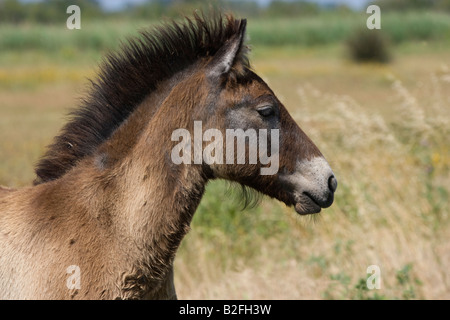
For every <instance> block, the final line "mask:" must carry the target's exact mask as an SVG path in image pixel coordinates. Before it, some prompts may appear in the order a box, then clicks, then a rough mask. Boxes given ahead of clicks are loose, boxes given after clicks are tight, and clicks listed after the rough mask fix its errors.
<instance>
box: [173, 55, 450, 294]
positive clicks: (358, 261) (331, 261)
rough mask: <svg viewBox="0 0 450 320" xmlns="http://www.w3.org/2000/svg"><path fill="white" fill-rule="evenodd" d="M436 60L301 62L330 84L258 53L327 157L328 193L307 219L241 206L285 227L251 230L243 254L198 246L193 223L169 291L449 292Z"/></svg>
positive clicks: (444, 103) (447, 163) (441, 98)
mask: <svg viewBox="0 0 450 320" xmlns="http://www.w3.org/2000/svg"><path fill="white" fill-rule="evenodd" d="M436 58H438V57H436ZM438 59H439V60H440V61H439V60H438V61H431V60H428V59H421V57H420V55H416V56H411V55H409V56H406V57H405V60H404V61H402V60H401V59H398V60H400V61H397V63H394V65H392V66H381V65H362V66H354V65H346V64H342V63H340V62H337V60H335V61H334V62H333V61H331V62H328V63H329V65H328V66H325V68H324V66H323V64H320V63H319V61H315V62H317V64H314V59H308V60H307V62H309V63H313V65H312V66H311V65H310V66H309V68H313V69H314V68H318V69H319V70H322V73H328V74H323V75H321V76H323V77H325V78H327V77H331V78H333V77H334V76H336V75H337V76H339V77H340V80H339V81H338V82H336V83H335V84H331V85H330V82H324V81H323V80H322V81H321V80H318V78H317V77H316V76H308V75H307V73H308V72H309V71H308V70H305V69H302V66H301V65H302V64H304V63H305V62H300V61H299V60H297V59H296V58H292V59H283V61H279V60H275V58H274V59H273V60H271V61H258V62H257V68H256V69H257V70H258V66H260V67H261V69H262V71H263V73H264V71H265V70H268V72H267V80H268V81H269V82H270V84H271V85H272V86H273V87H275V91H276V92H279V93H280V95H281V96H282V99H283V102H284V103H285V105H286V106H288V109H290V111H291V114H292V115H293V117H294V119H296V120H297V121H298V123H299V124H300V125H301V127H302V128H303V129H304V130H305V131H306V132H307V133H308V135H309V136H310V137H311V138H312V139H313V141H315V142H316V143H317V145H318V146H319V147H320V148H321V150H322V151H323V153H324V154H325V156H326V157H327V159H329V160H330V163H331V166H332V168H333V170H334V171H335V173H336V175H337V177H338V181H339V187H338V191H337V194H336V202H335V204H334V205H333V206H332V207H331V208H330V209H327V210H324V212H323V213H321V215H320V217H319V218H316V219H313V220H311V219H304V218H298V217H293V216H292V215H293V214H292V209H287V208H283V211H284V212H285V213H286V215H282V216H279V217H276V216H275V215H274V214H271V213H270V211H271V210H272V211H273V210H275V211H276V208H277V207H282V205H278V204H277V203H274V202H271V201H268V202H266V203H265V204H264V209H263V210H262V212H260V214H261V216H259V217H253V216H251V217H250V216H248V215H247V219H251V220H252V223H253V225H254V227H255V228H256V227H257V226H258V224H261V223H262V222H261V221H264V219H266V218H267V216H269V217H270V218H269V219H280V220H284V221H287V222H288V223H289V224H290V225H291V226H293V227H292V228H289V229H288V230H283V231H282V232H276V231H275V232H274V233H273V235H272V236H266V238H265V239H255V241H258V245H257V246H254V248H256V249H255V250H256V253H255V254H252V255H251V258H246V257H242V256H241V257H236V256H229V257H227V256H225V257H223V256H222V255H220V254H218V253H217V252H218V251H221V250H225V249H226V246H224V247H215V248H210V246H211V245H210V244H209V243H207V241H205V239H204V238H202V237H200V236H198V234H196V233H195V232H196V231H195V225H194V228H193V231H192V233H193V235H190V236H188V237H191V238H188V239H187V241H186V243H185V244H184V246H183V248H182V250H181V252H180V254H179V257H178V260H177V263H176V267H177V269H176V270H177V284H178V292H179V296H180V297H181V298H211V299H220V298H233V299H241V298H243V299H246V298H248V299H322V298H327V299H449V298H450V276H449V275H448V270H449V268H450V232H449V231H450V229H449V212H450V210H449V209H450V208H449V206H450V205H449V193H450V94H449V93H450V81H449V79H450V72H449V70H448V63H449V62H450V61H448V59H447V61H443V60H441V59H442V56H439V58H438ZM444 60H445V59H444ZM296 61H298V65H297V67H296ZM413 61H415V63H417V64H419V63H420V64H425V65H426V67H423V68H424V69H423V70H422V71H421V72H419V74H420V77H419V78H416V79H410V78H408V75H409V72H410V70H407V69H406V68H405V66H409V65H410V64H411V63H412V62H413ZM307 62H306V63H307ZM326 63H327V62H326ZM274 65H277V66H278V68H276V67H274ZM287 65H288V66H290V67H289V68H286V66H287ZM283 66H285V67H284V68H283ZM306 69H307V68H306ZM418 69H421V68H420V67H419V68H418ZM271 70H283V71H281V73H280V71H277V73H276V74H272V73H271ZM302 73H304V74H305V76H304V77H302V76H301V74H302ZM313 73H314V72H312V74H313ZM305 78H306V79H305ZM309 78H310V79H311V82H315V83H317V84H312V83H311V82H309V81H308V79H309ZM353 81H354V82H353ZM361 83H363V85H362V86H361ZM353 86H355V87H359V88H360V89H356V88H355V89H352V88H353ZM342 91H343V92H346V93H345V94H342V93H341V92H342ZM358 91H359V92H358ZM336 92H337V93H336ZM373 93H375V94H376V95H375V96H374V95H373ZM354 96H356V97H358V98H354ZM377 106H378V107H377ZM211 196H212V195H211ZM210 214H215V212H210ZM243 214H244V215H245V213H243ZM277 214H279V212H277ZM258 218H260V219H261V220H260V221H258ZM194 222H195V221H194ZM278 222H279V221H278ZM274 224H276V223H275V222H274ZM265 226H267V228H269V231H268V233H270V224H269V225H267V224H265ZM224 236H225V237H226V236H227V235H226V234H225V235H224ZM242 238H243V237H242ZM235 241H237V243H236V244H235V245H234V246H235V247H239V241H240V240H239V239H237V240H235ZM219 243H220V242H219ZM222 243H226V242H225V241H224V242H222ZM246 245H247V244H246V243H245V242H243V243H242V246H246ZM258 246H259V247H258ZM223 260H225V261H226V262H225V267H221V266H223V265H224V261H223ZM370 265H377V266H379V267H380V270H381V289H380V290H369V289H368V288H367V286H366V279H367V277H368V276H369V274H367V267H368V266H370Z"/></svg>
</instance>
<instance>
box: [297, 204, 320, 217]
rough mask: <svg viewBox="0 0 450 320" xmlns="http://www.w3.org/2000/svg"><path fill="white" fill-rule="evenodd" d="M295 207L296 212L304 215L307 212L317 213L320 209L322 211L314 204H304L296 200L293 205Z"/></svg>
mask: <svg viewBox="0 0 450 320" xmlns="http://www.w3.org/2000/svg"><path fill="white" fill-rule="evenodd" d="M294 208H295V212H297V213H298V214H300V215H302V216H305V215H308V214H315V213H319V212H320V211H322V208H321V207H319V206H318V205H316V204H312V205H310V204H308V205H305V204H303V203H300V202H297V203H296V204H295V206H294Z"/></svg>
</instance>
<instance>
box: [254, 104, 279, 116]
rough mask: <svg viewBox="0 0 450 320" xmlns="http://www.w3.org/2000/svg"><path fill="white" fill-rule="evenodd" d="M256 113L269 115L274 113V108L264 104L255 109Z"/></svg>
mask: <svg viewBox="0 0 450 320" xmlns="http://www.w3.org/2000/svg"><path fill="white" fill-rule="evenodd" d="M256 111H258V113H259V114H260V115H261V116H263V117H270V116H272V115H273V114H274V113H275V110H274V108H273V107H272V106H264V107H260V108H258V109H256Z"/></svg>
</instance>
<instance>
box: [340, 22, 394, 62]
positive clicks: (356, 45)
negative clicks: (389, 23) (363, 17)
mask: <svg viewBox="0 0 450 320" xmlns="http://www.w3.org/2000/svg"><path fill="white" fill-rule="evenodd" d="M346 43H347V47H348V50H349V54H350V58H351V59H352V60H353V61H356V62H382V63H386V62H388V61H389V60H390V58H391V55H390V53H389V49H388V41H387V39H386V37H385V36H384V34H383V33H382V32H381V30H369V29H359V30H357V31H356V32H354V33H353V34H352V35H351V36H350V37H349V39H348V40H347V42H346Z"/></svg>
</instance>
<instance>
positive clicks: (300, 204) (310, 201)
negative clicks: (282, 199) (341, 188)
mask: <svg viewBox="0 0 450 320" xmlns="http://www.w3.org/2000/svg"><path fill="white" fill-rule="evenodd" d="M294 200H295V201H294V208H295V211H296V212H297V213H298V214H300V215H308V214H315V213H319V212H320V211H321V210H322V209H323V208H328V207H329V206H331V204H332V203H333V194H330V195H329V196H328V197H327V199H326V200H325V201H321V200H316V199H315V198H314V197H313V196H312V195H311V194H309V193H308V192H302V193H301V194H300V195H298V194H295V195H294Z"/></svg>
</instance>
